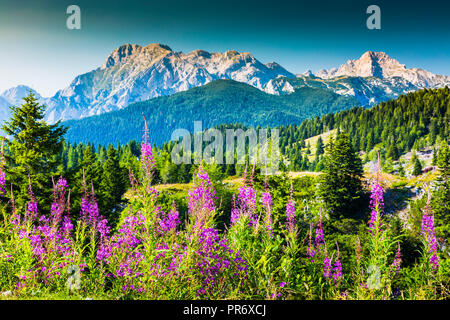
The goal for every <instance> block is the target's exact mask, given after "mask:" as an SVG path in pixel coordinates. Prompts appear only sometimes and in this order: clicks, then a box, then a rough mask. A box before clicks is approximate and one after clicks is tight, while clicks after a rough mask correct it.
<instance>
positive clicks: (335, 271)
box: [333, 243, 342, 287]
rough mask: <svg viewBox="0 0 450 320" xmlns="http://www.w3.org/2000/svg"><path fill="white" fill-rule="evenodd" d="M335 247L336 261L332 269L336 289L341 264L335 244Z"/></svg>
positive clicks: (340, 272)
mask: <svg viewBox="0 0 450 320" xmlns="http://www.w3.org/2000/svg"><path fill="white" fill-rule="evenodd" d="M336 247H337V254H336V261H335V262H334V267H333V282H334V285H335V286H336V287H337V286H338V284H339V282H340V281H341V279H342V264H341V260H340V257H339V256H340V255H339V246H338V244H337V243H336Z"/></svg>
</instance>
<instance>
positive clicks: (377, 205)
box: [369, 182, 384, 235]
mask: <svg viewBox="0 0 450 320" xmlns="http://www.w3.org/2000/svg"><path fill="white" fill-rule="evenodd" d="M370 209H371V212H370V221H369V230H370V233H371V234H372V235H374V234H376V233H379V232H381V226H382V223H381V216H382V214H383V211H384V200H383V188H382V187H381V186H380V185H379V184H378V182H377V183H375V184H373V185H372V191H371V194H370Z"/></svg>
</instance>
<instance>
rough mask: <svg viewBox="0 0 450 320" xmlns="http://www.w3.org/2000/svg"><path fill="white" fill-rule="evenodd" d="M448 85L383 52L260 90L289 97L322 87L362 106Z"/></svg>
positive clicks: (446, 80)
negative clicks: (300, 89)
mask: <svg viewBox="0 0 450 320" xmlns="http://www.w3.org/2000/svg"><path fill="white" fill-rule="evenodd" d="M445 86H450V77H447V76H441V75H435V74H433V73H431V72H428V71H425V70H422V69H417V68H413V69H407V68H405V65H403V64H400V63H399V62H398V61H397V60H395V59H392V58H391V57H389V56H388V55H387V54H386V53H384V52H373V51H368V52H366V53H364V54H363V55H362V56H361V57H360V58H359V59H358V60H349V61H348V62H347V63H345V64H344V65H342V66H340V67H339V68H333V69H330V70H324V69H323V70H320V71H319V72H317V73H315V74H313V73H312V72H311V71H309V70H308V71H307V72H305V73H303V74H300V75H297V77H295V78H289V77H278V78H276V79H272V80H270V81H269V82H268V83H267V84H266V86H265V88H264V90H265V91H266V92H268V93H271V94H290V93H292V92H293V90H295V89H298V88H301V87H312V88H326V89H329V90H332V91H333V92H335V93H338V94H341V95H347V96H353V97H355V98H356V99H358V101H359V103H360V104H361V105H362V106H373V105H376V104H378V103H380V102H383V101H388V100H391V99H394V98H397V97H398V96H400V95H402V94H405V93H408V92H413V91H417V90H420V89H423V88H443V87H445Z"/></svg>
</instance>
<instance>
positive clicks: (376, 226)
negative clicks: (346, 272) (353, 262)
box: [357, 169, 401, 298]
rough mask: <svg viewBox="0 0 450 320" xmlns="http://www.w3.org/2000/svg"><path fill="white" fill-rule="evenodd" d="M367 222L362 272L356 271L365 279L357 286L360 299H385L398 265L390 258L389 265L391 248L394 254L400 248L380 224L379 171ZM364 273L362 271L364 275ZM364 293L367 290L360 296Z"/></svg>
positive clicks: (381, 191)
mask: <svg viewBox="0 0 450 320" xmlns="http://www.w3.org/2000/svg"><path fill="white" fill-rule="evenodd" d="M370 210H371V212H370V220H369V222H368V224H369V227H368V232H369V243H368V245H369V247H368V248H369V255H368V257H367V258H366V261H365V267H366V270H359V271H357V272H358V274H365V277H366V279H365V280H363V281H362V284H361V286H360V289H361V290H362V291H361V293H360V294H361V296H362V298H375V297H376V298H387V297H389V296H391V293H392V289H391V282H392V279H393V277H394V276H395V275H396V274H397V273H398V270H399V266H400V261H401V260H400V256H398V257H397V256H396V257H394V260H393V262H391V263H389V261H388V260H389V256H390V254H391V251H392V250H391V248H392V247H393V246H394V245H395V244H397V247H398V251H397V252H398V253H399V252H400V251H399V250H400V245H399V242H398V240H396V239H392V237H391V236H390V231H389V230H387V228H385V227H384V224H383V223H382V218H383V212H384V197H383V188H382V187H381V185H380V183H379V169H378V171H377V179H376V181H375V182H374V183H373V184H372V188H371V195H370ZM364 271H365V272H364ZM364 290H369V291H368V292H367V294H368V295H367V296H365V295H366V293H364Z"/></svg>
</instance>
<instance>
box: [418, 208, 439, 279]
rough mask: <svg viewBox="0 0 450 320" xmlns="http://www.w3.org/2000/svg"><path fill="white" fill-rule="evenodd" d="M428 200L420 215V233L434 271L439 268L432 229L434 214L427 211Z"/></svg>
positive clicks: (433, 230)
mask: <svg viewBox="0 0 450 320" xmlns="http://www.w3.org/2000/svg"><path fill="white" fill-rule="evenodd" d="M429 211H430V208H429V201H428V203H427V205H426V207H425V212H424V214H423V216H422V235H423V237H424V238H425V242H426V244H427V247H428V253H429V255H430V258H429V263H430V264H431V267H432V269H433V270H434V271H436V270H437V269H438V268H439V257H438V256H437V251H438V247H437V240H436V233H435V229H434V215H433V214H432V213H430V212H429Z"/></svg>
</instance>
